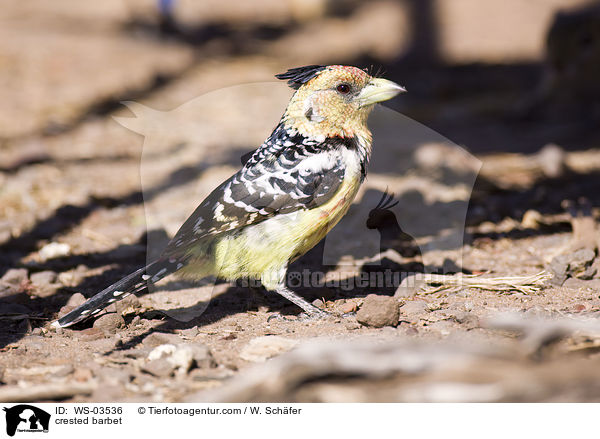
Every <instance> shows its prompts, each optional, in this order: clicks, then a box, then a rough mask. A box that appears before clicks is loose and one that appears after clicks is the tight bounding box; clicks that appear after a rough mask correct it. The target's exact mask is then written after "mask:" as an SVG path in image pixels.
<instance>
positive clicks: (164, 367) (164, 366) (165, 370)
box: [142, 358, 175, 378]
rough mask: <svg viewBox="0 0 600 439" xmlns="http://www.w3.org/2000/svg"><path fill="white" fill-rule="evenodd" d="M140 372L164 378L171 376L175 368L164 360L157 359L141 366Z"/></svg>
mask: <svg viewBox="0 0 600 439" xmlns="http://www.w3.org/2000/svg"><path fill="white" fill-rule="evenodd" d="M142 370H143V371H144V372H148V373H149V374H151V375H154V376H155V377H159V378H165V377H168V376H171V375H172V374H173V372H175V366H173V364H171V363H170V362H169V361H168V360H166V359H165V358H159V359H157V360H152V361H149V362H148V363H146V364H144V365H143V366H142Z"/></svg>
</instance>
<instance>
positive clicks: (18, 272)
mask: <svg viewBox="0 0 600 439" xmlns="http://www.w3.org/2000/svg"><path fill="white" fill-rule="evenodd" d="M27 280H28V278H27V269H25V268H11V269H10V270H8V271H7V272H6V273H4V276H2V279H0V281H1V282H3V283H6V284H10V285H14V286H19V285H21V284H22V283H23V282H26V281H27Z"/></svg>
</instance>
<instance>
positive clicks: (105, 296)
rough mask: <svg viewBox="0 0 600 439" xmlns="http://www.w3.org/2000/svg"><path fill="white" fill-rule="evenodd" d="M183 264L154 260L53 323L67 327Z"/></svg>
mask: <svg viewBox="0 0 600 439" xmlns="http://www.w3.org/2000/svg"><path fill="white" fill-rule="evenodd" d="M181 265H182V264H179V263H177V262H173V261H167V260H164V259H159V260H158V261H155V262H152V263H151V264H148V265H147V266H146V267H144V268H140V269H139V270H137V271H134V272H133V273H131V274H130V275H128V276H125V277H124V278H123V279H121V280H120V281H118V282H115V283H114V284H112V285H111V286H109V287H108V288H105V289H104V290H102V291H100V292H99V293H98V294H96V295H95V296H94V297H92V298H91V299H88V300H87V301H86V302H85V303H83V304H82V305H79V306H78V307H77V308H75V309H74V310H73V311H71V312H70V313H68V314H67V315H65V316H63V317H61V318H60V319H58V320H57V321H55V322H54V323H52V325H53V326H56V327H58V328H66V327H67V326H71V325H74V324H75V323H78V322H81V321H83V320H85V319H87V318H89V317H93V316H95V315H97V314H98V313H99V312H101V311H102V310H103V309H104V308H106V307H107V306H108V305H110V304H111V303H113V302H116V301H118V300H121V299H123V298H125V297H127V296H129V295H130V294H135V293H138V292H140V291H142V290H143V289H144V288H146V286H147V284H148V282H151V283H154V282H158V281H159V280H161V279H162V278H163V277H165V276H168V275H169V274H171V273H173V272H175V271H177V270H178V269H179V268H181Z"/></svg>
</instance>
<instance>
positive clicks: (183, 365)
mask: <svg viewBox="0 0 600 439" xmlns="http://www.w3.org/2000/svg"><path fill="white" fill-rule="evenodd" d="M167 361H169V362H170V363H171V364H172V365H173V366H175V368H177V369H178V370H179V371H180V372H181V373H187V371H188V370H190V369H191V368H192V365H193V364H194V354H193V350H192V348H191V347H190V346H187V345H180V346H177V348H176V349H175V352H173V353H172V354H171V356H169V357H167Z"/></svg>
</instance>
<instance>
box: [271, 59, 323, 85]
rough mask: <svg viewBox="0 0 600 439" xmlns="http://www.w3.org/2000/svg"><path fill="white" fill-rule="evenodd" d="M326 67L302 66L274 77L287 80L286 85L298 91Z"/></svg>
mask: <svg viewBox="0 0 600 439" xmlns="http://www.w3.org/2000/svg"><path fill="white" fill-rule="evenodd" d="M326 67H327V66H317V65H312V66H304V67H296V68H294V69H289V70H288V71H287V72H285V73H280V74H279V75H275V77H276V78H277V79H284V80H285V79H287V80H288V85H289V86H290V87H292V88H293V89H294V90H298V89H299V88H300V87H301V86H302V84H306V83H307V82H308V81H310V80H311V79H313V78H314V77H315V76H317V75H318V74H319V72H322V71H323V70H325V68H326Z"/></svg>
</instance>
